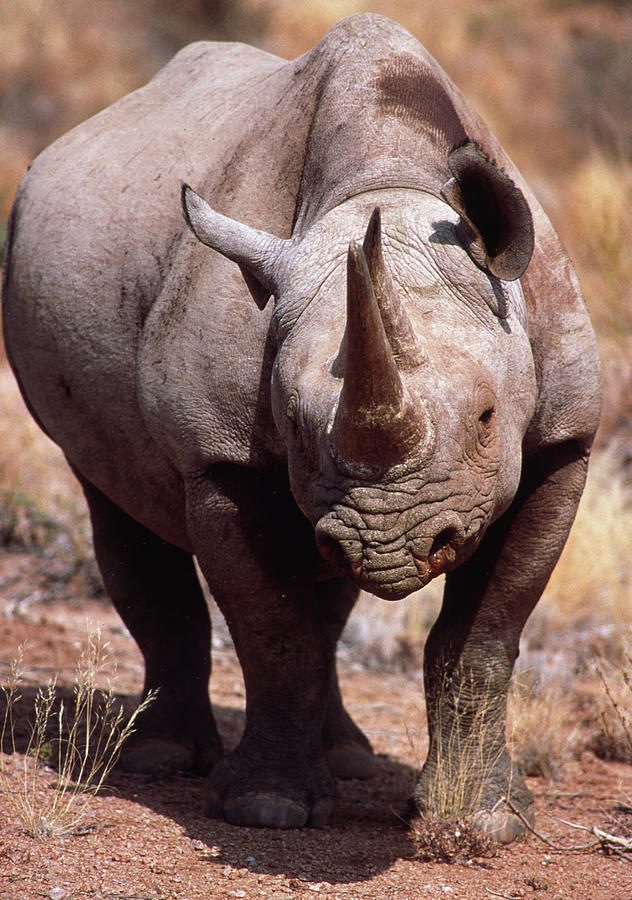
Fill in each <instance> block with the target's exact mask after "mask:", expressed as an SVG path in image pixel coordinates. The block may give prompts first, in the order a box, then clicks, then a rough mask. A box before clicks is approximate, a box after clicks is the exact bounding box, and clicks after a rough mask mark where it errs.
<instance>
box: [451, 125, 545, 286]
mask: <svg viewBox="0 0 632 900" xmlns="http://www.w3.org/2000/svg"><path fill="white" fill-rule="evenodd" d="M448 165H449V167H450V171H451V172H452V175H453V177H452V178H450V180H449V181H447V182H446V184H444V186H443V188H442V189H441V195H442V196H443V198H444V200H446V201H447V202H448V203H449V204H450V206H451V207H452V209H454V210H455V211H456V212H458V214H459V216H460V217H461V218H460V220H459V224H458V226H457V231H458V235H459V238H460V240H461V241H462V242H463V245H464V247H465V249H466V250H467V252H468V253H469V255H470V256H471V258H472V259H473V261H474V262H475V263H476V265H477V266H478V267H479V268H480V269H483V271H486V272H489V273H491V274H492V275H495V276H496V277H497V278H501V279H503V280H504V281H514V280H515V279H516V278H520V276H521V275H522V274H523V273H524V271H525V269H526V268H527V266H528V265H529V261H530V259H531V256H532V254H533V247H534V232H533V219H532V217H531V210H530V209H529V205H528V204H527V201H526V200H525V198H524V196H523V194H522V192H521V191H520V190H519V189H518V188H517V187H516V185H515V184H514V183H513V181H512V180H511V178H509V176H508V175H506V174H505V173H504V172H503V171H502V170H501V169H499V168H498V166H496V165H495V164H494V163H493V162H492V161H491V160H490V159H489V158H488V157H487V156H486V155H485V154H484V153H483V151H482V150H481V149H480V147H478V146H477V145H476V144H473V143H471V142H468V143H467V144H463V146H461V147H457V149H456V150H453V151H452V152H451V153H450V155H449V156H448Z"/></svg>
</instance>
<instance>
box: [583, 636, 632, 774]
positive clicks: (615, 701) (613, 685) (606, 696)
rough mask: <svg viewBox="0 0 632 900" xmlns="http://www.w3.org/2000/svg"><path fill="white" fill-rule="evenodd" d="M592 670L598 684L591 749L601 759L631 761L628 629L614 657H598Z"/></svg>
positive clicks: (631, 652)
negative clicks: (596, 711)
mask: <svg viewBox="0 0 632 900" xmlns="http://www.w3.org/2000/svg"><path fill="white" fill-rule="evenodd" d="M594 670H595V674H596V675H597V678H598V679H599V682H600V685H601V691H600V693H599V694H598V695H597V708H598V716H599V724H600V728H599V730H598V731H597V733H596V734H595V736H594V737H593V742H592V744H593V749H594V751H595V752H596V753H597V755H598V756H600V757H602V758H603V759H614V760H617V761H619V762H624V763H628V764H630V763H632V628H631V629H628V631H627V633H626V634H625V635H624V636H623V637H622V639H621V647H620V652H619V653H618V654H617V656H616V657H615V658H611V659H606V658H605V657H604V656H598V657H597V658H596V659H595V663H594Z"/></svg>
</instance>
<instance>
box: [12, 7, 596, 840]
mask: <svg viewBox="0 0 632 900" xmlns="http://www.w3.org/2000/svg"><path fill="white" fill-rule="evenodd" d="M182 183H184V184H185V185H191V186H192V188H194V189H192V188H190V187H187V186H185V187H184V188H183V190H182V206H181V201H180V199H179V192H180V190H181V185H182ZM183 213H184V214H183ZM3 329H4V337H5V342H6V346H7V352H8V355H9V359H10V362H11V364H12V366H13V369H14V372H15V374H16V378H17V379H18V382H19V384H20V387H21V390H22V392H23V394H24V396H25V399H26V402H27V403H28V405H29V408H30V410H31V412H32V413H33V415H34V416H35V418H36V419H37V421H38V422H39V424H40V425H41V427H42V428H43V429H44V430H45V431H46V433H47V434H48V435H49V436H50V437H51V438H52V439H53V440H54V441H55V442H56V443H58V444H59V446H60V447H61V448H62V450H63V451H64V453H65V455H66V457H67V459H68V461H69V463H70V465H71V466H72V468H73V470H74V472H75V474H76V475H77V477H78V479H79V480H80V482H81V484H82V486H83V489H84V492H85V495H86V499H87V501H88V505H89V508H90V513H91V518H92V525H93V533H94V545H95V553H96V556H97V561H98V564H99V567H100V570H101V572H102V575H103V580H104V583H105V586H106V589H107V591H108V593H109V595H110V597H111V598H112V601H113V603H114V604H115V606H116V608H117V610H118V611H119V613H120V615H121V617H122V618H123V620H124V622H125V623H126V625H127V627H128V628H129V630H130V632H131V633H132V635H133V636H134V638H135V639H136V641H137V643H138V645H139V647H140V649H141V651H142V653H143V657H144V660H145V667H146V675H145V691H146V692H147V691H149V690H151V689H155V688H158V689H159V693H158V698H157V700H156V701H155V702H154V703H152V704H151V705H150V707H149V708H148V710H147V711H146V712H145V713H144V714H143V716H142V717H141V719H139V724H138V729H137V732H136V734H135V735H134V737H133V738H132V740H131V741H130V743H129V744H128V746H127V749H126V751H125V753H124V756H123V765H125V766H126V767H127V768H128V769H129V770H132V771H153V770H155V769H157V768H161V769H164V768H169V767H172V768H189V769H193V770H194V771H198V772H209V771H210V773H211V774H210V780H209V789H208V810H209V813H210V814H211V815H213V816H223V817H225V818H226V819H227V820H228V821H230V822H233V823H235V824H243V825H264V826H274V827H300V826H302V825H305V824H311V825H315V826H318V825H322V824H324V823H326V822H327V820H328V818H329V816H330V814H331V811H332V809H333V806H334V803H335V797H336V787H335V777H369V776H370V775H371V774H373V771H374V767H375V766H374V761H373V757H372V751H371V747H370V744H369V742H368V740H367V739H366V737H365V736H364V735H363V734H362V733H361V731H360V730H359V729H358V728H357V726H356V725H355V724H354V723H353V721H352V720H351V718H350V717H349V715H348V714H347V712H346V711H345V709H344V706H343V704H342V700H341V697H340V691H339V687H338V681H337V676H336V669H335V648H336V642H337V640H338V638H339V637H340V634H341V632H342V629H343V628H344V624H345V622H346V619H347V617H348V615H349V613H350V611H351V609H352V607H353V604H354V602H355V599H356V597H357V595H358V592H359V590H360V589H365V590H367V591H369V592H371V593H374V594H376V595H378V596H380V597H383V598H384V599H385V600H398V599H400V598H402V597H405V596H406V595H408V594H410V593H411V592H412V591H415V590H418V589H419V588H421V587H423V586H424V585H425V584H427V583H428V582H429V581H430V580H431V579H432V578H434V577H436V576H437V575H439V574H442V573H447V574H446V588H445V596H444V604H443V608H442V610H441V613H440V615H439V617H438V619H437V622H436V623H435V625H434V627H433V629H432V632H431V634H430V636H429V638H428V642H427V645H426V649H425V662H424V675H425V689H426V701H427V709H428V726H429V734H430V749H429V754H428V759H427V760H426V763H425V765H424V767H423V771H422V773H421V778H420V781H419V783H418V785H417V788H416V790H415V802H416V804H417V807H418V809H419V810H420V811H421V812H422V813H429V814H430V813H432V812H433V811H435V810H436V809H437V808H438V807H439V805H440V803H439V795H440V794H441V792H442V791H443V790H444V788H443V786H444V785H445V783H446V782H447V783H450V782H454V781H455V780H456V779H457V778H458V776H459V773H463V772H465V773H467V776H466V779H465V782H466V783H465V788H464V790H463V791H462V796H461V799H460V801H459V802H460V808H461V811H462V812H464V813H471V814H473V815H474V816H475V821H477V822H478V823H479V825H480V827H481V828H484V829H485V830H487V831H489V832H490V833H492V834H494V835H496V836H497V837H499V838H501V839H502V840H511V839H512V838H513V837H515V836H516V835H518V834H520V833H521V832H522V830H523V829H524V824H523V822H522V821H521V820H520V818H518V817H517V816H516V815H515V814H514V812H513V810H512V809H511V807H510V805H509V804H508V803H506V802H505V801H506V800H509V801H510V803H511V806H513V807H514V808H518V809H520V810H521V811H522V813H523V815H524V816H526V817H527V818H528V817H530V816H532V805H531V798H530V795H529V793H528V791H527V789H526V787H525V785H524V782H523V781H522V779H521V777H520V775H519V774H518V773H517V772H516V771H515V769H514V767H513V765H512V763H511V761H510V759H509V756H508V755H507V751H506V749H505V735H504V725H505V704H506V695H507V688H508V683H509V679H510V676H511V672H512V669H513V665H514V662H515V659H516V657H517V655H518V645H519V639H520V633H521V631H522V628H523V626H524V623H525V622H526V619H527V618H528V616H529V614H530V612H531V611H532V609H533V607H534V606H535V604H536V602H537V600H538V598H539V596H540V594H541V592H542V590H543V589H544V586H545V585H546V582H547V580H548V578H549V575H550V573H551V571H552V569H553V567H554V565H555V563H556V561H557V559H558V557H559V554H560V552H561V550H562V548H563V546H564V543H565V540H566V537H567V535H568V531H569V529H570V527H571V524H572V521H573V517H574V515H575V511H576V508H577V504H578V502H579V497H580V495H581V492H582V488H583V484H584V479H585V474H586V467H587V463H588V456H589V450H590V445H591V442H592V438H593V435H594V432H595V429H596V426H597V422H598V417H599V408H600V376H599V364H598V360H597V355H596V349H595V341H594V336H593V333H592V329H591V326H590V322H589V320H588V316H587V313H586V310H585V306H584V303H583V300H582V297H581V293H580V290H579V286H578V284H577V280H576V278H575V275H574V273H573V270H572V267H571V264H570V262H569V260H568V258H567V256H566V254H565V252H564V250H563V248H562V247H561V245H560V243H559V240H558V239H557V237H556V235H555V233H554V231H553V229H552V227H551V225H550V223H549V221H548V219H547V218H546V216H545V214H544V213H543V212H542V210H541V208H540V206H539V205H538V203H537V201H536V200H535V198H534V197H533V195H532V194H531V193H530V191H529V190H528V188H527V186H526V185H525V183H524V181H523V180H522V178H521V176H520V175H519V173H518V172H517V171H516V169H515V167H514V166H513V164H512V163H511V161H510V160H509V158H508V157H507V155H506V154H505V153H504V151H503V150H502V148H501V147H500V146H499V145H498V143H497V142H496V140H495V138H494V137H493V135H491V134H490V133H489V131H488V129H487V128H486V126H485V125H484V124H483V123H482V122H481V120H480V119H479V118H478V116H477V115H476V114H475V112H474V111H473V110H472V108H471V107H470V106H469V104H468V103H467V101H466V100H465V99H464V98H463V97H462V95H461V94H460V93H459V92H458V90H457V89H456V88H455V87H454V85H452V84H451V82H450V81H449V80H448V78H447V76H446V75H445V73H444V72H443V71H442V70H441V69H440V67H439V66H438V65H437V63H436V62H435V61H434V60H433V59H432V58H431V57H429V56H428V54H427V53H426V51H425V50H424V49H423V47H422V46H421V45H420V44H419V43H418V42H417V41H416V40H415V39H414V38H413V37H412V36H411V35H409V34H408V33H407V32H405V31H404V30H403V29H401V28H400V27H399V26H397V25H395V24H394V23H393V22H390V21H389V20H387V19H384V18H382V17H380V16H377V15H364V14H363V15H359V16H353V17H352V18H350V19H346V20H344V21H343V22H341V23H339V24H338V25H337V26H335V27H334V28H333V29H332V30H331V31H330V32H328V34H327V35H325V37H324V38H323V40H322V41H321V42H320V44H318V45H317V46H316V47H315V48H314V49H313V50H311V51H310V52H308V53H307V54H305V55H304V56H302V57H300V58H299V59H297V60H294V61H292V62H286V61H284V60H281V59H278V58H276V57H273V56H271V55H269V54H266V53H264V52H262V51H260V50H256V49H254V48H251V47H247V46H245V45H241V44H211V43H198V44H193V45H191V46H189V47H187V48H185V49H184V50H182V51H181V52H180V53H179V54H178V55H177V56H176V57H175V58H174V60H173V61H172V62H171V63H169V65H168V66H166V67H165V68H164V69H163V70H162V71H161V72H159V73H158V74H157V75H156V76H155V78H154V79H153V80H152V81H151V82H150V83H149V84H148V85H147V86H146V87H144V88H142V89H140V90H139V91H136V92H134V93H133V94H130V95H129V96H128V97H125V98H123V99H122V100H121V101H119V102H118V103H116V104H114V105H113V106H112V107H110V108H108V109H107V110H104V111H103V112H102V113H100V114H99V115H97V116H95V117H94V118H92V119H90V120H89V121H87V122H86V123H84V124H83V125H81V126H79V127H78V128H76V129H74V130H73V131H72V132H70V133H69V134H67V135H66V136H64V137H63V138H61V139H60V140H59V141H57V142H56V143H55V144H53V145H52V146H51V147H50V148H48V149H47V150H46V151H45V152H44V153H43V154H41V156H40V157H38V159H37V160H35V162H34V163H33V166H32V167H31V169H30V170H29V172H28V173H27V174H26V175H25V177H24V179H23V181H22V184H21V186H20V188H19V190H18V194H17V196H16V200H15V203H14V207H13V211H12V217H11V222H10V233H9V241H8V245H7V263H6V266H5V274H4V286H3ZM194 557H195V558H196V559H197V562H198V564H199V567H200V569H201V571H202V573H203V575H204V578H205V579H206V582H207V583H208V586H209V589H210V591H211V593H212V595H213V597H214V599H215V601H216V603H217V604H218V606H219V607H220V609H221V611H222V613H223V615H224V616H225V618H226V621H227V623H228V626H229V628H230V631H231V635H232V637H233V640H234V643H235V647H236V649H237V653H238V656H239V659H240V663H241V666H242V669H243V672H244V679H245V684H246V727H245V732H244V735H243V737H242V739H241V742H240V743H239V745H238V746H237V748H236V749H235V750H234V751H233V752H232V753H230V754H224V753H223V750H222V744H221V739H220V736H219V734H218V732H217V728H216V725H215V721H214V719H213V714H212V711H211V707H210V703H209V698H208V679H209V676H210V668H211V660H210V621H209V616H208V611H207V608H206V604H205V601H204V597H203V594H202V590H201V587H200V585H199V582H198V577H197V574H196V570H195V567H194V564H193V559H194ZM422 602H423V601H422ZM474 748H476V749H474ZM481 748H482V751H481Z"/></svg>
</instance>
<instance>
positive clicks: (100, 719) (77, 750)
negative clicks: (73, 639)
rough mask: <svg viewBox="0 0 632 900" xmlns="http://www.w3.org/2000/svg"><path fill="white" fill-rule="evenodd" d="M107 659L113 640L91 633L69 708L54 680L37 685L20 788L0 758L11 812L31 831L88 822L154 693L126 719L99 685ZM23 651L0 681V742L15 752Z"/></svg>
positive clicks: (56, 830)
mask: <svg viewBox="0 0 632 900" xmlns="http://www.w3.org/2000/svg"><path fill="white" fill-rule="evenodd" d="M107 661H108V644H107V643H105V642H104V641H103V640H102V637H101V633H100V631H99V630H98V629H97V631H96V632H94V633H91V634H89V636H88V643H87V648H86V649H85V650H84V651H83V653H82V654H81V656H80V659H79V662H78V664H77V670H76V683H75V686H74V701H73V703H72V704H71V706H70V708H68V709H67V708H66V706H65V704H64V702H63V700H62V701H61V702H58V700H57V686H56V682H55V680H52V681H51V682H49V684H48V685H47V686H46V687H45V688H40V689H39V690H38V692H37V695H36V697H35V707H34V722H33V725H32V727H31V731H30V736H29V740H28V745H27V748H26V753H25V754H24V758H23V764H22V766H21V772H20V776H19V783H18V786H17V787H13V785H12V782H10V780H9V775H8V773H7V771H6V768H5V762H4V757H0V759H1V763H0V779H1V780H2V782H3V789H4V790H5V791H6V792H7V794H8V795H9V798H10V802H11V806H12V809H13V812H14V814H15V816H16V818H17V819H18V821H19V822H20V823H21V825H22V827H23V828H24V830H25V832H26V833H27V834H29V835H30V836H31V837H33V838H39V839H45V838H48V837H51V836H56V835H60V834H68V833H71V832H76V831H77V829H79V828H81V827H85V824H86V820H87V817H88V815H89V801H90V798H91V797H92V796H94V795H95V794H97V793H98V792H99V791H100V790H101V789H102V788H103V786H104V784H105V781H106V779H107V777H108V775H109V773H110V772H111V770H112V768H113V766H114V765H115V763H116V761H117V759H118V757H119V755H120V752H121V749H122V747H123V744H124V743H125V741H126V740H127V738H128V737H129V736H130V734H132V732H133V731H134V723H135V721H136V718H137V716H138V715H139V714H140V713H141V712H142V711H143V710H144V709H146V707H147V706H148V704H149V703H151V702H152V700H153V695H152V694H150V695H149V696H148V697H147V698H146V699H145V700H144V701H143V702H142V703H141V704H140V706H139V707H138V708H137V709H136V710H135V711H134V712H133V713H132V715H131V717H130V718H129V720H128V721H127V722H124V721H123V715H124V714H123V708H122V706H121V705H117V703H116V701H115V698H114V695H113V693H112V690H111V688H109V687H108V688H107V689H102V688H98V687H97V686H96V680H97V677H98V676H99V675H102V674H103V670H104V667H105V665H106V663H107ZM22 665H23V652H22V651H21V652H20V654H19V655H18V658H17V660H16V661H15V663H14V664H13V667H12V673H11V676H10V679H9V683H8V684H7V686H3V687H2V688H0V690H1V691H2V693H3V694H4V700H5V704H6V708H5V713H4V719H3V722H2V730H1V734H0V739H1V744H2V747H3V748H4V747H5V746H6V745H7V744H8V747H9V750H10V752H11V753H12V754H13V759H14V760H16V759H17V758H18V750H17V746H16V738H15V725H16V722H15V710H16V705H17V703H18V702H19V700H20V699H21V698H20V693H19V681H20V673H21V670H22Z"/></svg>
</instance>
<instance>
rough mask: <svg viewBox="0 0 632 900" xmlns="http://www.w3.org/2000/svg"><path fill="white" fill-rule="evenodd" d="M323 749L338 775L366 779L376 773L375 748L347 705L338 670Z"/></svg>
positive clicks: (333, 683) (325, 729)
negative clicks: (343, 697) (345, 705)
mask: <svg viewBox="0 0 632 900" xmlns="http://www.w3.org/2000/svg"><path fill="white" fill-rule="evenodd" d="M323 749H324V751H325V759H326V761H327V765H328V766H329V771H330V772H331V774H332V775H333V776H334V777H335V778H345V779H346V778H361V779H365V778H373V776H374V775H375V773H376V765H375V757H374V755H373V749H372V747H371V744H370V742H369V739H368V738H367V736H366V735H365V734H364V733H363V732H362V731H361V730H360V729H359V728H358V726H357V725H356V723H355V722H354V721H353V719H352V718H351V716H350V715H349V713H348V712H347V710H346V709H345V708H344V706H343V703H342V697H341V696H340V687H339V685H338V676H337V674H336V672H335V670H334V675H333V682H332V685H331V688H330V691H329V703H328V706H327V712H326V714H325V722H324V725H323Z"/></svg>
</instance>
